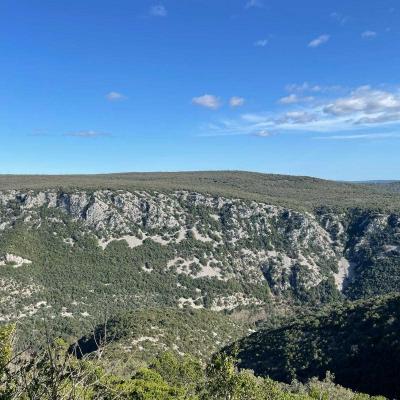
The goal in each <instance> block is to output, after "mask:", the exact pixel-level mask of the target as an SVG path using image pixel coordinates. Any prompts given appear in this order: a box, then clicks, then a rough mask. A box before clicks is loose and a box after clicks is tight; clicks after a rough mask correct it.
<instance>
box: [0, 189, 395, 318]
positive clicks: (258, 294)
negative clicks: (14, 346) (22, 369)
mask: <svg viewBox="0 0 400 400" xmlns="http://www.w3.org/2000/svg"><path fill="white" fill-rule="evenodd" d="M44 241H47V243H44ZM45 244H47V245H48V246H47V247H49V246H50V248H52V249H53V250H52V251H51V252H49V250H48V249H46V254H45V255H44V254H43V252H44V251H45V250H43V252H40V251H39V250H40V248H42V247H43V246H44V245H45ZM43 249H44V247H43ZM72 250H73V251H72ZM77 255H79V257H80V258H79V259H77V257H78V256H77ZM399 257H400V216H399V215H398V214H379V213H376V212H372V211H365V210H364V211H361V210H358V209H349V210H346V211H340V212H339V211H335V210H332V209H318V210H315V212H313V213H310V212H299V211H295V210H292V209H287V208H283V207H278V206H274V205H270V204H264V203H261V202H254V201H243V200H239V199H229V198H224V197H219V196H208V195H205V194H200V193H192V192H187V191H176V192H171V193H157V192H144V191H137V192H129V191H122V190H113V191H111V190H100V191H95V192H89V191H70V192H62V191H57V190H47V191H3V192H0V282H1V285H2V286H1V289H0V290H1V291H2V295H3V302H2V303H3V306H4V307H3V311H2V314H3V316H2V318H3V319H13V318H17V317H20V316H21V314H23V315H26V316H29V315H33V314H34V313H35V312H37V308H35V307H36V303H34V302H33V298H35V301H36V302H42V303H41V305H43V304H46V305H45V307H49V308H54V304H51V301H52V296H53V295H49V293H50V292H49V290H51V291H52V292H51V293H53V292H54V291H59V292H60V293H63V291H65V290H68V291H71V290H73V289H71V288H72V287H73V284H72V283H74V282H72V283H71V282H69V280H72V281H73V280H74V279H76V278H77V275H76V274H79V277H78V279H79V281H78V282H76V281H75V285H78V286H79V285H81V286H83V287H84V288H82V290H76V293H75V294H74V295H71V293H70V292H68V296H67V295H66V294H65V293H64V294H63V295H62V296H61V295H60V299H62V298H68V301H70V300H71V299H72V297H73V298H74V299H73V300H72V301H74V302H76V303H78V304H81V303H85V302H86V303H90V301H94V300H93V298H94V295H95V294H96V290H97V289H90V288H89V283H93V282H94V281H101V282H102V285H103V291H105V292H107V291H108V292H109V293H110V295H111V293H112V295H111V296H114V297H113V299H114V300H115V301H116V302H117V301H118V299H120V296H124V302H125V303H126V302H129V301H131V302H133V303H132V306H135V307H137V306H138V303H137V302H136V300H132V299H134V297H135V296H136V299H139V300H140V301H142V302H144V301H145V300H146V301H147V300H149V298H150V297H151V298H152V301H153V303H154V304H158V303H163V302H165V301H166V300H165V299H164V298H162V296H163V293H164V291H166V290H167V291H169V292H168V293H170V294H169V295H168V299H167V304H168V305H171V306H174V305H175V306H177V307H185V306H189V307H194V308H201V307H208V308H212V309H214V310H222V309H232V308H235V307H236V306H238V305H246V304H263V303H264V302H265V301H268V298H270V296H271V295H272V296H273V298H285V297H287V295H290V296H289V297H295V298H298V299H300V300H304V301H308V300H310V299H311V300H326V299H329V298H330V297H332V296H337V295H338V293H339V292H342V293H344V294H345V295H347V296H350V297H362V296H363V295H365V294H371V293H379V292H380V290H382V291H391V288H392V286H393V287H395V286H396V284H397V282H398V281H397V279H398V276H400V274H398V271H397V266H398V265H400V263H399ZM53 258H54V259H53ZM13 260H17V261H13ZM24 261H25V262H24ZM103 263H107V266H106V265H104V266H103ZM61 265H62V271H61ZM382 266H386V267H382ZM60 271H61V272H60ZM71 271H73V273H72V272H71ZM376 271H378V273H376ZM69 272H70V274H69ZM116 272H118V277H115V276H114V274H116ZM60 273H61V274H62V275H63V279H64V281H57V279H58V278H59V275H60ZM44 274H47V275H46V279H45V278H44V277H43V276H44ZM53 274H55V275H56V274H57V276H54V277H53V278H51V279H50V277H52V276H53ZM73 274H75V275H73ZM87 274H88V275H87ZM385 274H386V275H385ZM81 275H82V276H81ZM124 276H125V278H126V279H125V281H124V280H123V279H124ZM120 279H121V280H120ZM87 280H89V281H93V282H87ZM128 281H129V282H130V286H129V287H123V286H124V284H125V283H127V282H128ZM146 282H147V283H146ZM149 282H150V283H149ZM157 282H159V283H157ZM166 282H168V285H169V286H168V288H167V289H166V288H165V287H164V286H163V285H166ZM93 284H94V283H93ZM146 284H148V285H150V284H151V290H150V292H147V294H146V290H147V289H146ZM118 285H120V287H118ZM121 285H122V286H121ZM135 285H136V286H135ZM157 285H158V287H157ZM171 285H173V286H174V288H175V289H172V288H171V287H170V286H171ZM29 287H30V290H29V293H31V297H29V296H28V297H27V298H26V301H25V300H23V299H24V295H23V293H24V291H25V292H26V290H27V288H29ZM66 288H68V289H66ZM119 289H121V290H119ZM90 290H94V293H92V292H90ZM185 290H186V292H185ZM46 291H47V292H46ZM85 291H86V292H85ZM45 292H46V293H47V295H46V296H44V297H41V296H40V293H45ZM108 292H107V293H108ZM12 293H14V295H13V294H12ZM16 293H20V295H19V296H20V298H19V300H18V301H16V300H15V294H16ZM32 293H35V296H33V295H32ZM78 293H79V294H78ZM160 293H161V294H160ZM266 293H267V294H266ZM25 294H26V293H25ZM83 294H84V295H83ZM150 294H151V295H150ZM32 296H33V297H32ZM79 296H80V297H79ZM160 296H161V297H160ZM78 297H79V298H78ZM4 299H8V300H12V303H13V304H14V305H15V307H14V309H13V310H11V311H12V312H10V310H8V311H6V309H5V300H4ZM89 299H91V300H90V301H89ZM127 299H130V300H127ZM144 299H145V300H144ZM114 300H113V301H114ZM139 300H138V302H139V303H140V301H139ZM65 301H67V300H65ZM43 302H44V303H43ZM59 302H62V300H59ZM153 303H151V304H153ZM125 305H126V304H125ZM139 305H140V304H139ZM18 307H19V309H20V310H19V311H18ZM24 307H28V308H27V309H24ZM59 307H61V310H60V312H59V313H58V315H61V316H64V317H65V318H66V317H71V316H74V315H76V313H75V314H74V312H73V311H71V310H70V304H59ZM32 309H33V310H34V311H32ZM21 310H22V311H21ZM24 310H25V311H24ZM32 313H33V314H32ZM90 313H91V312H88V311H87V310H86V309H85V310H83V308H82V307H81V308H80V314H79V315H80V316H81V317H82V315H83V317H84V316H85V315H86V314H90Z"/></svg>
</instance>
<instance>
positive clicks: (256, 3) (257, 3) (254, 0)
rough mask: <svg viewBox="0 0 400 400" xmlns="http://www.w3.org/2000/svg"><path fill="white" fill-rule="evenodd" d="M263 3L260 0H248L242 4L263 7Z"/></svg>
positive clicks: (246, 6)
mask: <svg viewBox="0 0 400 400" xmlns="http://www.w3.org/2000/svg"><path fill="white" fill-rule="evenodd" d="M264 7H265V5H264V3H263V2H262V1H261V0H248V1H247V2H246V4H245V5H244V8H246V9H249V8H264Z"/></svg>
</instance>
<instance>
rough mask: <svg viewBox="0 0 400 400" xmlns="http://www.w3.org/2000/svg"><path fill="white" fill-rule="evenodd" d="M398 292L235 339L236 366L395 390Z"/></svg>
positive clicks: (394, 393) (399, 353)
mask: <svg viewBox="0 0 400 400" xmlns="http://www.w3.org/2000/svg"><path fill="white" fill-rule="evenodd" d="M399 332H400V296H399V295H391V296H384V297H377V298H371V299H368V300H364V301H357V302H354V303H350V302H346V303H344V304H335V305H334V306H332V307H331V308H329V309H328V311H322V312H320V313H312V314H310V315H306V316H302V317H299V318H298V319H297V320H295V321H294V322H291V323H289V324H288V325H284V326H282V327H280V328H278V329H266V330H260V331H258V332H256V333H254V334H252V335H250V336H249V337H247V338H244V339H242V340H240V341H239V342H238V343H237V344H236V345H233V346H232V347H230V348H229V351H233V352H236V351H238V357H239V359H240V366H241V367H242V368H250V369H253V370H254V371H255V373H256V374H257V375H262V376H270V377H271V378H272V379H276V380H282V381H285V382H291V381H292V380H293V379H299V380H301V381H306V380H308V379H309V378H311V377H313V376H316V377H319V378H322V377H324V376H325V374H326V372H327V371H331V372H332V373H333V374H334V375H335V377H336V381H337V382H338V383H339V384H341V385H343V386H346V387H350V388H352V389H354V390H358V391H363V392H367V393H375V394H379V393H380V394H385V395H387V396H389V397H392V398H393V397H396V398H397V397H398V396H399V394H400V385H399V379H398V378H399V373H400V341H399Z"/></svg>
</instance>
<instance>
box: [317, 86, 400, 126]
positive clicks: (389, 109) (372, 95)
mask: <svg viewBox="0 0 400 400" xmlns="http://www.w3.org/2000/svg"><path fill="white" fill-rule="evenodd" d="M323 111H324V112H325V113H326V114H331V115H336V116H342V115H349V116H353V117H354V115H357V116H358V117H359V118H358V121H357V122H360V121H362V119H363V118H367V117H368V118H371V121H373V119H374V118H375V119H376V118H378V122H384V120H385V116H386V117H388V116H390V119H391V120H393V115H396V114H400V95H399V93H392V92H387V91H383V90H374V89H372V88H371V87H370V86H361V87H359V88H357V89H356V90H354V91H353V92H351V93H350V95H349V96H347V97H342V98H339V99H336V100H335V101H333V102H331V103H329V104H327V105H325V106H324V108H323Z"/></svg>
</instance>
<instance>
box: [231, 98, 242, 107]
mask: <svg viewBox="0 0 400 400" xmlns="http://www.w3.org/2000/svg"><path fill="white" fill-rule="evenodd" d="M244 103H245V99H244V98H243V97H238V96H233V97H231V98H230V99H229V105H230V106H231V107H241V106H242V105H243V104H244Z"/></svg>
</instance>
